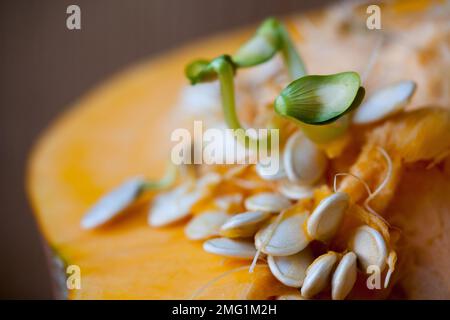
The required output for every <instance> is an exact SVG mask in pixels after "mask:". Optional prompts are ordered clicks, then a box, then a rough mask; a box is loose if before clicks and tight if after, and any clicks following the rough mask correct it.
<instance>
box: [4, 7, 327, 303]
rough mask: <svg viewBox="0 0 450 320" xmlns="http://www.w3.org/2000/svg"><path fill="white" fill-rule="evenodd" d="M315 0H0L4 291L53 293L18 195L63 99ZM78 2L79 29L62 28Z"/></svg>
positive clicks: (28, 216)
mask: <svg viewBox="0 0 450 320" xmlns="http://www.w3.org/2000/svg"><path fill="white" fill-rule="evenodd" d="M328 2H331V1H329V0H328V1H327V0H320V1H318V0H315V1H301V0H278V1H276V0H273V1H264V0H245V1H244V0H240V1H236V0H220V1H217V0H215V1H211V0H183V1H182V0H147V1H144V0H128V1H123V0H122V1H121V0H89V1H88V0H85V1H80V0H77V1H65V0H64V1H61V0H58V1H56V0H40V1H35V0H30V1H15V0H14V1H13V0H4V1H1V2H0V110H1V116H0V121H1V125H0V130H1V133H0V150H1V155H2V156H1V180H0V197H1V204H2V207H1V209H0V215H1V221H2V222H1V223H0V240H1V241H0V252H1V259H0V261H1V262H2V263H1V264H0V277H1V284H0V298H51V297H52V295H51V290H50V280H49V276H48V271H47V267H46V262H45V258H44V253H43V249H42V246H41V243H40V242H41V239H40V237H39V235H38V232H37V230H36V226H35V223H34V221H33V218H32V215H31V212H30V209H29V206H28V204H27V201H26V199H25V195H24V187H23V185H24V182H23V181H24V174H25V172H24V168H25V162H26V157H27V154H28V153H29V151H30V148H31V146H32V144H33V141H35V139H36V138H37V136H38V135H39V133H40V132H41V131H42V130H43V129H44V128H45V127H46V126H47V125H48V124H49V123H50V122H51V121H52V119H54V118H55V116H56V115H58V114H59V113H61V112H62V111H63V110H64V108H65V106H67V105H68V104H69V103H70V102H72V101H73V100H75V99H76V98H77V97H79V96H80V95H82V94H83V93H85V92H86V91H88V90H89V89H91V88H93V86H95V85H96V84H98V83H100V82H101V81H102V80H103V79H104V78H105V77H108V76H110V75H112V74H114V73H115V72H117V71H119V70H120V69H121V68H123V67H125V66H127V65H129V64H131V63H133V62H136V61H138V60H141V59H145V58H148V57H149V56H151V55H153V54H156V53H159V52H162V51H163V50H166V49H170V48H175V47H177V46H179V45H181V44H183V43H186V42H188V41H191V40H193V39H197V38H199V37H203V36H207V35H211V34H213V33H214V32H218V31H222V30H227V29H230V28H235V27H239V26H243V25H246V24H251V23H257V22H258V21H260V20H261V19H263V18H264V17H266V16H269V15H280V14H286V13H291V12H299V11H302V10H306V9H309V8H312V7H317V6H319V5H323V4H325V3H328ZM69 4H78V5H79V6H80V7H81V23H82V29H81V30H79V31H69V30H68V29H67V28H66V17H67V15H66V8H67V6H68V5H69Z"/></svg>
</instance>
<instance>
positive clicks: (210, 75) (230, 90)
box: [186, 55, 270, 147]
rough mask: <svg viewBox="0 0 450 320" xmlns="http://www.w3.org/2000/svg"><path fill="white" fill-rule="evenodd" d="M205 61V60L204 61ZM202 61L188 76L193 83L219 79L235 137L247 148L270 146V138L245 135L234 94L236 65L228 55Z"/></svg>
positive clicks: (187, 69) (193, 67) (193, 64)
mask: <svg viewBox="0 0 450 320" xmlns="http://www.w3.org/2000/svg"><path fill="white" fill-rule="evenodd" d="M202 61H203V60H202ZM202 61H201V60H198V61H194V62H193V63H191V64H190V65H188V67H187V68H186V75H187V77H188V78H189V79H190V80H191V83H193V84H195V83H198V82H206V81H210V79H219V83H220V92H221V97H222V110H223V114H224V117H225V122H226V124H227V126H228V127H229V128H231V129H234V130H235V135H236V137H237V139H238V141H239V142H241V143H243V144H244V145H245V146H246V147H249V146H251V147H258V146H259V145H261V144H262V143H265V144H266V145H267V146H269V145H270V136H267V137H266V138H264V140H265V141H260V140H254V139H253V138H251V137H249V136H247V135H246V134H245V130H244V128H243V127H242V125H241V123H240V121H239V118H238V116H237V113H236V101H235V94H234V74H235V70H236V65H235V64H234V63H233V61H232V60H231V57H230V56H228V55H222V56H219V57H217V58H215V59H213V60H212V61H211V62H209V63H208V64H204V63H203V62H202Z"/></svg>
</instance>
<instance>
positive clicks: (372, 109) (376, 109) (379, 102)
mask: <svg viewBox="0 0 450 320" xmlns="http://www.w3.org/2000/svg"><path fill="white" fill-rule="evenodd" d="M415 90H416V84H415V82H414V81H400V82H397V83H395V84H392V85H390V86H388V87H384V88H382V89H380V90H378V91H376V92H375V93H374V94H372V95H371V96H370V97H369V98H368V99H367V100H366V101H365V102H364V103H362V104H361V105H360V106H359V107H358V108H357V109H356V111H355V114H354V116H353V122H354V123H357V124H367V123H371V122H375V121H378V120H381V119H383V118H386V117H389V116H391V115H393V114H395V113H397V112H399V111H400V110H401V109H402V108H403V107H404V106H405V105H406V104H407V103H408V102H409V100H410V99H411V97H412V95H413V94H414V91H415Z"/></svg>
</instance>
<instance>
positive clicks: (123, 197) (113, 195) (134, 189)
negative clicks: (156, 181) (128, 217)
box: [81, 177, 145, 229]
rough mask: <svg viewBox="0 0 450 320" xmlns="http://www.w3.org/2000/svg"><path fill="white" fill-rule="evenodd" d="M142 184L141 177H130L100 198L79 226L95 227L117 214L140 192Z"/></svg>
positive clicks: (85, 227)
mask: <svg viewBox="0 0 450 320" xmlns="http://www.w3.org/2000/svg"><path fill="white" fill-rule="evenodd" d="M144 184H145V180H144V179H143V178H140V177H136V178H132V179H129V180H127V181H125V182H124V183H123V184H121V185H120V186H118V187H117V188H115V189H114V190H113V191H111V192H110V193H108V194H106V195H105V196H103V197H102V198H100V200H99V201H97V203H96V204H95V205H94V206H93V207H92V208H91V209H90V210H89V211H88V212H87V213H86V215H85V216H84V217H83V219H82V220H81V227H82V228H83V229H92V228H96V227H99V226H101V225H103V224H105V223H106V222H108V221H110V220H112V219H113V218H114V217H116V216H118V215H119V214H120V213H122V212H123V210H125V209H126V208H127V207H129V206H130V205H131V204H132V203H133V202H134V201H135V200H136V198H137V197H138V196H139V195H140V194H141V191H142V188H143V186H144Z"/></svg>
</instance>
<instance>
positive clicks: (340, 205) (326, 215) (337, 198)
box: [307, 192, 350, 241]
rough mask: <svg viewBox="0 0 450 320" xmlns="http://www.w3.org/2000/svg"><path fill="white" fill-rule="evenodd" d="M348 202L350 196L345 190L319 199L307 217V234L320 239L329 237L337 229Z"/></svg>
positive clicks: (325, 239)
mask: <svg viewBox="0 0 450 320" xmlns="http://www.w3.org/2000/svg"><path fill="white" fill-rule="evenodd" d="M349 204H350V197H349V196H348V194H347V193H345V192H336V193H333V194H332V195H330V196H328V197H326V198H325V199H323V200H322V201H320V203H319V205H318V206H317V207H316V208H315V209H314V211H313V213H312V214H311V216H310V217H309V218H308V222H307V231H308V233H309V235H310V236H312V237H313V238H314V239H317V240H320V241H327V240H329V239H331V238H332V237H333V236H334V234H335V233H336V231H337V230H338V228H339V226H340V224H341V221H342V218H343V217H344V214H345V212H346V211H347V209H348V206H349Z"/></svg>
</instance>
